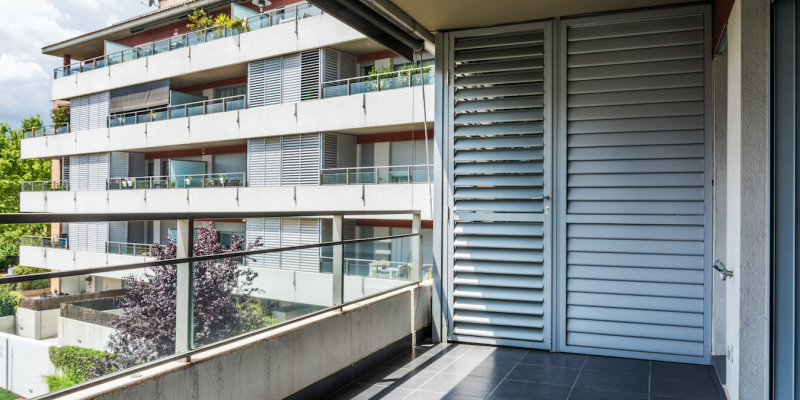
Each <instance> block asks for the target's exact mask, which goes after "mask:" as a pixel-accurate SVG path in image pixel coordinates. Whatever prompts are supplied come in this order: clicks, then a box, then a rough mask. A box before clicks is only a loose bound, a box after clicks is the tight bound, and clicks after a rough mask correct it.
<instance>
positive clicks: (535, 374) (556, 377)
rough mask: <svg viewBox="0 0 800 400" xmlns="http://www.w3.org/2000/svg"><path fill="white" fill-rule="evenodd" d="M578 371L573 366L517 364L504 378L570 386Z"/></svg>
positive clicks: (573, 382)
mask: <svg viewBox="0 0 800 400" xmlns="http://www.w3.org/2000/svg"><path fill="white" fill-rule="evenodd" d="M579 372H580V370H579V369H573V368H561V367H545V366H543V365H529V364H517V366H516V367H514V369H513V370H512V371H511V373H510V374H508V376H507V377H506V379H512V380H517V381H526V382H538V383H547V384H551V385H567V386H572V385H573V384H575V380H576V379H577V378H578V373H579Z"/></svg>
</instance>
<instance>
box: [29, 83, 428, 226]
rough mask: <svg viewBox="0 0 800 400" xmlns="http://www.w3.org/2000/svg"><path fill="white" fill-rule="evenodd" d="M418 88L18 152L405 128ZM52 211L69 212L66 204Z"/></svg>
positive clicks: (101, 134)
mask: <svg viewBox="0 0 800 400" xmlns="http://www.w3.org/2000/svg"><path fill="white" fill-rule="evenodd" d="M424 89H425V97H426V100H427V101H426V106H427V110H426V111H427V116H428V118H429V120H428V121H429V122H433V109H434V107H433V104H434V101H433V97H434V96H433V92H434V90H433V85H427V86H424ZM422 90H423V87H420V86H417V87H413V88H404V89H394V90H387V91H382V92H372V93H365V94H360V95H353V96H342V97H335V98H331V99H324V100H315V101H304V102H300V103H288V104H279V105H274V106H265V107H256V108H250V109H245V110H238V111H228V112H224V113H217V114H210V115H200V116H196V117H188V118H178V119H173V120H166V121H158V122H150V123H144V124H136V125H128V126H120V127H115V128H100V129H92V130H86V131H80V132H72V133H65V134H62V135H53V136H44V137H37V138H30V139H25V140H23V141H22V145H21V146H22V148H21V156H22V158H53V157H61V156H65V155H71V154H85V153H98V152H107V151H156V150H162V149H163V148H165V147H167V146H176V145H186V144H190V143H191V144H196V145H197V146H201V145H209V146H223V145H226V144H229V143H227V142H230V141H235V140H238V141H240V142H241V140H242V139H247V138H258V137H265V136H279V135H289V134H297V133H315V132H322V131H337V132H349V131H353V130H362V131H366V130H367V129H375V130H376V131H390V132H391V131H393V130H397V131H400V130H408V129H410V125H409V124H411V123H417V124H420V123H422V122H423V121H424V120H425V118H424V114H423V107H422V104H423V103H422ZM412 99H413V101H412ZM369 132H374V131H369ZM46 197H48V198H52V199H53V201H54V202H57V203H58V202H61V201H63V200H64V199H66V198H68V197H74V193H73V192H49V193H46ZM103 198H105V197H103ZM37 199H38V200H34V199H33V198H29V199H25V201H24V202H23V204H26V205H27V204H30V203H31V202H32V201H41V199H39V198H37ZM30 205H31V206H32V207H36V204H30ZM58 210H59V212H71V211H70V210H71V209H70V207H69V205H65V208H58Z"/></svg>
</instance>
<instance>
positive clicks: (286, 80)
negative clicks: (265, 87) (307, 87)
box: [281, 53, 302, 103]
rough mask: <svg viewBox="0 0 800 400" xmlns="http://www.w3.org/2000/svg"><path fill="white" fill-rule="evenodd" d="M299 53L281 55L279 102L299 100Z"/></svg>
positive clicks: (300, 74)
mask: <svg viewBox="0 0 800 400" xmlns="http://www.w3.org/2000/svg"><path fill="white" fill-rule="evenodd" d="M301 76H302V73H301V55H300V53H297V54H290V55H287V56H283V67H282V68H281V88H282V91H281V103H293V102H297V101H300V79H301Z"/></svg>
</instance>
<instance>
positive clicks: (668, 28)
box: [567, 15, 703, 42]
mask: <svg viewBox="0 0 800 400" xmlns="http://www.w3.org/2000/svg"><path fill="white" fill-rule="evenodd" d="M697 29H703V16H702V15H689V16H677V17H667V18H657V19H645V20H641V21H630V22H618V23H614V24H604V25H593V26H591V25H590V26H580V27H570V29H569V34H568V35H567V36H568V37H567V41H568V42H574V41H579V40H591V39H605V38H612V37H624V36H637V35H648V34H655V33H668V32H680V31H690V30H697Z"/></svg>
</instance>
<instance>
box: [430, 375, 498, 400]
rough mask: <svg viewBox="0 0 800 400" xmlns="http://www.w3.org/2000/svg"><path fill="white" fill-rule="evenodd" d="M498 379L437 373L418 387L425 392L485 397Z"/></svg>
mask: <svg viewBox="0 0 800 400" xmlns="http://www.w3.org/2000/svg"><path fill="white" fill-rule="evenodd" d="M500 381H501V379H500V378H486V377H482V376H468V375H452V374H438V375H436V376H434V377H433V378H432V379H431V380H430V381H428V382H427V383H426V384H424V385H422V387H421V388H420V389H421V390H424V391H427V392H438V393H448V394H457V395H464V396H474V397H486V396H487V395H489V393H491V392H492V390H493V389H494V388H495V387H496V386H497V384H499V383H500Z"/></svg>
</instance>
